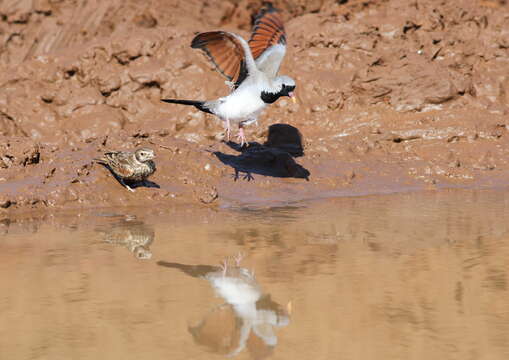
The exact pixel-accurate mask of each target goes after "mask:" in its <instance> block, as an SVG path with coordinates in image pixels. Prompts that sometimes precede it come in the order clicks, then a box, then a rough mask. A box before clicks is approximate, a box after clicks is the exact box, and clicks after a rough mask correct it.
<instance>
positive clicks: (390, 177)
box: [0, 0, 509, 213]
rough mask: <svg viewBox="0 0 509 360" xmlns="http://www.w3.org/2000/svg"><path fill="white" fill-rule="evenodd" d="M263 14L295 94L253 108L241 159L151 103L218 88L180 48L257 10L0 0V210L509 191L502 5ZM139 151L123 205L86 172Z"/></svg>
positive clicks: (183, 110)
mask: <svg viewBox="0 0 509 360" xmlns="http://www.w3.org/2000/svg"><path fill="white" fill-rule="evenodd" d="M274 3H275V5H276V6H277V7H279V8H280V9H282V11H283V14H284V18H285V20H286V29H287V33H288V41H289V44H288V52H287V56H286V59H285V62H284V65H283V67H282V70H281V73H283V74H287V75H289V76H292V77H293V78H295V79H296V81H297V89H296V93H297V97H298V100H299V101H298V103H297V104H293V103H291V102H288V101H287V100H284V99H280V100H279V101H278V102H277V103H276V104H274V105H272V106H271V107H269V108H268V109H267V111H266V112H265V113H264V115H263V116H262V117H261V118H260V120H259V123H258V125H251V126H249V127H247V128H246V130H247V131H246V135H247V137H248V139H249V140H250V141H253V142H256V143H257V144H258V145H256V144H252V146H250V147H249V148H247V149H242V150H241V149H239V148H238V147H237V146H236V145H235V144H233V143H230V144H227V143H225V142H222V141H221V140H222V139H223V128H222V125H221V124H220V122H219V121H218V120H216V119H215V118H213V117H211V116H209V115H205V114H203V113H200V112H198V111H197V110H194V109H193V108H189V107H183V106H177V105H171V104H165V103H161V102H160V99H161V98H165V97H172V98H184V99H212V98H216V97H218V96H221V95H225V94H226V93H227V92H228V88H227V87H226V86H225V84H224V79H223V78H221V76H220V75H219V74H218V73H216V72H215V71H214V70H213V69H212V67H211V65H210V64H209V63H208V62H207V61H205V60H204V58H203V56H202V55H201V54H200V53H199V52H198V51H196V50H193V49H191V48H190V47H189V44H190V41H191V39H192V38H193V36H194V34H195V33H196V32H199V31H206V30H214V29H227V30H232V31H236V32H238V33H240V34H241V35H243V36H245V37H246V38H247V37H248V36H249V28H250V21H251V14H253V13H254V12H256V11H257V9H258V8H259V7H260V2H257V1H247V0H240V1H234V0H232V1H218V0H210V1H198V0H187V1H185V2H184V1H179V0H165V1H162V0H151V1H146V2H139V1H135V0H122V1H121V0H111V1H99V0H95V1H94V0H91V1H77V0H74V1H72V0H60V1H51V0H40V1H37V0H33V1H32V0H4V1H2V2H0V89H1V90H0V211H3V212H7V213H11V212H16V211H20V210H21V211H27V210H32V209H35V210H37V209H41V210H42V209H47V208H54V209H70V208H83V207H102V206H113V207H114V206H119V205H127V206H165V205H169V204H178V203H203V204H207V205H209V204H212V205H219V206H229V205H237V204H258V205H261V206H264V205H270V204H281V203H288V202H294V201H299V200H304V199H316V198H323V197H332V196H347V195H360V194H372V193H386V192H397V191H409V190H422V189H435V188H446V187H466V188H483V187H502V186H506V185H507V184H508V183H509V182H508V180H509V163H508V160H507V159H508V158H509V157H508V153H509V141H508V139H509V134H508V129H509V128H508V126H509V111H508V110H509V4H508V3H507V2H506V1H505V0H498V1H495V0H492V1H489V0H484V1H481V0H463V1H462V0H459V1H443V0H415V1H406V0H385V1H375V0H372V1H370V0H364V1H358V0H350V1H330V0H322V1H319V0H316V1H302V0H300V1H284V0H283V1H275V2H274ZM274 124H280V125H276V126H272V127H270V126H271V125H274ZM281 124H283V125H281ZM301 140H302V141H301ZM261 144H262V145H261ZM301 145H302V146H301ZM138 146H148V147H151V148H153V149H154V150H155V151H156V153H157V167H158V170H157V172H156V173H155V175H154V176H153V177H152V178H151V180H152V181H153V182H154V187H149V188H147V187H139V188H137V191H136V192H135V193H134V194H132V193H129V192H128V191H126V190H125V189H124V188H122V186H120V184H119V183H118V182H117V181H116V180H115V179H114V178H113V177H112V176H111V175H110V173H109V172H108V171H107V170H106V169H105V168H104V167H102V166H100V165H98V164H95V163H93V161H92V159H93V158H94V157H97V156H99V155H101V153H102V152H104V151H109V150H132V149H134V148H136V147H138ZM156 185H157V187H155V186H156ZM209 206H210V205H209Z"/></svg>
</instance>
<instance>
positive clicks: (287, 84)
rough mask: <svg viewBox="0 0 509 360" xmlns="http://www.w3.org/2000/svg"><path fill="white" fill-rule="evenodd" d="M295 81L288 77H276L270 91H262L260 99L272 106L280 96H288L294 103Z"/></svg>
mask: <svg viewBox="0 0 509 360" xmlns="http://www.w3.org/2000/svg"><path fill="white" fill-rule="evenodd" d="M294 91H295V80H293V79H292V78H291V77H288V76H278V77H277V78H276V79H274V81H273V87H272V88H271V89H270V90H265V91H262V93H261V98H262V100H263V102H264V103H266V104H272V103H273V102H275V101H276V100H277V99H279V98H280V97H281V96H289V97H290V98H291V99H292V100H293V102H295V95H294V93H293V92H294Z"/></svg>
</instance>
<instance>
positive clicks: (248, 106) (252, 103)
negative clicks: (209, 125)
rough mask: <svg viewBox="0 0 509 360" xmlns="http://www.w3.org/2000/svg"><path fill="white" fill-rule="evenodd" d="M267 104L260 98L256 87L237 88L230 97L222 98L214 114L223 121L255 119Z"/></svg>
mask: <svg viewBox="0 0 509 360" xmlns="http://www.w3.org/2000/svg"><path fill="white" fill-rule="evenodd" d="M266 105H267V104H265V103H264V102H263V100H262V99H261V97H260V90H259V89H258V87H257V86H254V84H253V85H252V86H246V87H242V86H241V87H239V88H238V89H237V90H236V91H234V92H233V93H231V94H230V95H228V96H226V97H224V98H222V99H221V100H220V104H219V106H218V107H217V110H216V114H217V115H219V116H220V117H221V118H223V119H229V120H232V121H243V120H246V119H248V118H250V117H256V116H257V115H258V114H259V113H260V112H261V111H262V110H263V108H265V106H266Z"/></svg>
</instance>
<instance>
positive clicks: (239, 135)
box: [237, 124, 247, 146]
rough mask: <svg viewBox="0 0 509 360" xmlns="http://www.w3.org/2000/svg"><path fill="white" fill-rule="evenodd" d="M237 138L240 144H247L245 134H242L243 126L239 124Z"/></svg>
mask: <svg viewBox="0 0 509 360" xmlns="http://www.w3.org/2000/svg"><path fill="white" fill-rule="evenodd" d="M237 140H238V141H240V146H244V144H247V140H246V136H245V135H244V128H243V127H242V125H240V124H239V134H238V135H237Z"/></svg>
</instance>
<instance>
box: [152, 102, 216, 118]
mask: <svg viewBox="0 0 509 360" xmlns="http://www.w3.org/2000/svg"><path fill="white" fill-rule="evenodd" d="M161 101H164V102H167V103H170V104H181V105H192V106H194V107H195V108H197V109H198V110H201V111H203V112H206V113H209V114H212V111H210V109H209V108H208V107H206V106H205V101H196V100H178V99H161Z"/></svg>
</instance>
